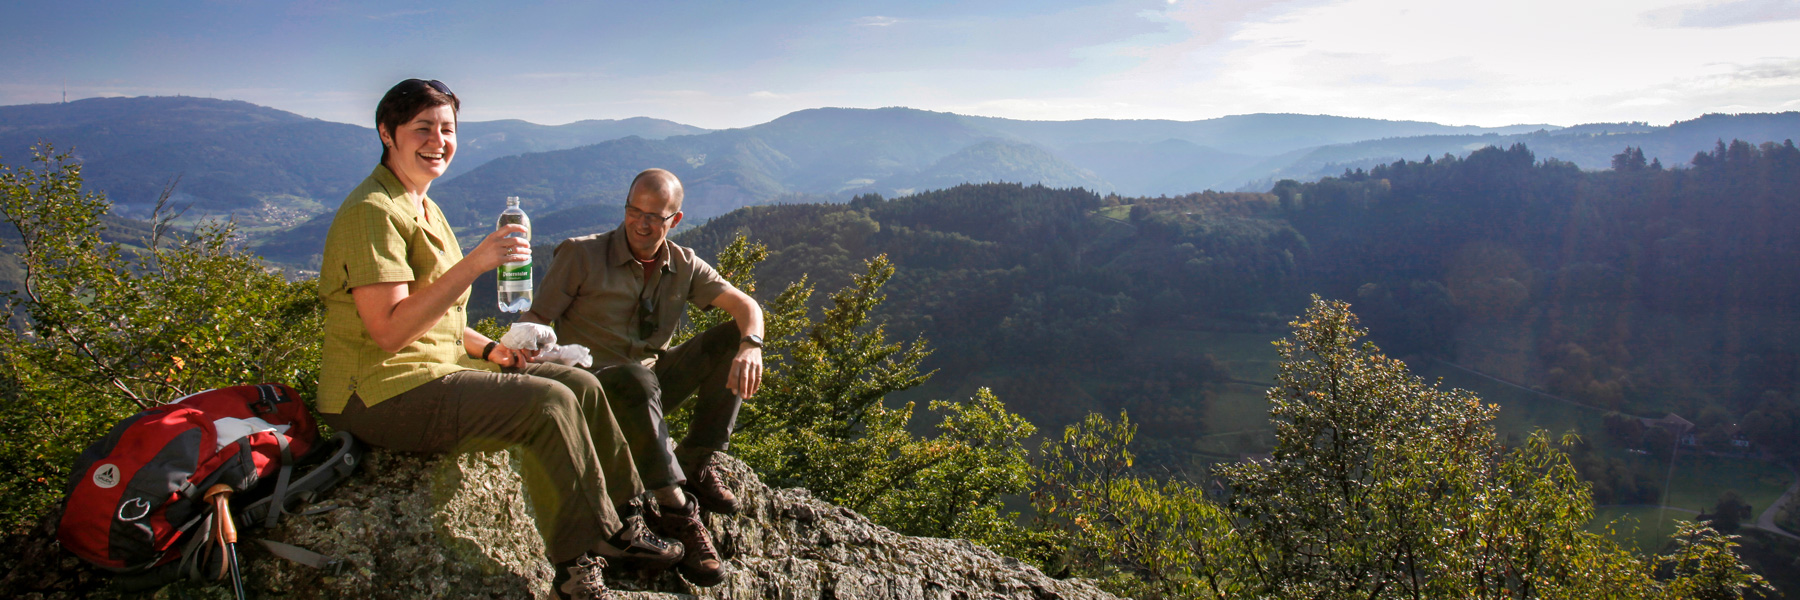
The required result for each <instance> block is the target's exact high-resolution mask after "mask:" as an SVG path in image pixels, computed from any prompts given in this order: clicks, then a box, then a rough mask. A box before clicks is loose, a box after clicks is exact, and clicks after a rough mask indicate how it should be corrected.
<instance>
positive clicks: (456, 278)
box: [318, 79, 682, 599]
mask: <svg viewBox="0 0 1800 600" xmlns="http://www.w3.org/2000/svg"><path fill="white" fill-rule="evenodd" d="M460 108H461V103H460V102H459V101H458V100H457V98H456V95H455V94H453V93H451V92H450V88H449V87H448V86H446V85H444V84H443V83H441V82H438V81H435V80H434V81H424V80H419V79H408V80H406V81H402V82H400V83H399V84H398V85H395V86H394V87H393V88H392V89H390V90H388V92H387V94H386V95H385V96H383V97H382V98H381V103H380V104H379V105H377V106H376V108H375V129H376V132H377V133H378V134H379V135H380V137H381V143H382V153H381V164H379V165H377V166H376V167H375V172H374V173H371V174H369V176H368V178H366V179H364V180H363V181H362V184H360V185H358V186H357V187H356V189H355V190H354V191H351V192H350V196H349V197H348V198H345V199H344V204H343V206H341V207H339V208H338V211H337V216H336V217H335V218H333V219H332V222H331V231H330V233H328V234H327V235H326V237H325V254H324V261H323V264H322V265H321V267H320V273H319V297H320V298H321V299H323V300H324V302H325V307H326V316H325V348H324V351H325V354H324V364H323V365H321V367H322V368H321V369H320V377H319V400H318V408H319V412H320V413H322V414H323V417H324V420H325V422H326V423H329V424H330V425H331V426H332V427H333V428H336V429H338V430H341V431H349V432H351V433H353V434H355V435H356V436H357V437H359V438H362V439H364V440H366V441H368V442H369V443H371V444H374V445H376V446H380V447H385V448H390V449H394V450H401V451H408V452H470V451H490V450H499V449H503V448H509V447H511V448H515V449H516V450H515V453H516V454H515V456H517V457H518V459H519V464H520V465H521V475H523V478H524V482H525V487H526V489H527V490H528V493H529V495H530V499H531V504H532V508H533V509H534V511H535V513H536V516H537V526H538V532H539V533H541V534H542V535H543V538H544V543H545V545H546V546H547V547H546V548H545V554H547V555H548V556H549V559H550V561H551V562H553V563H555V565H556V579H555V581H554V582H553V585H552V589H553V590H554V592H555V593H556V594H557V596H558V597H564V598H567V597H573V598H582V599H595V598H610V597H611V593H610V592H608V591H607V589H606V586H605V583H604V582H603V580H602V579H601V576H600V568H601V567H603V566H605V565H606V561H607V560H614V561H619V560H625V561H630V562H634V563H638V564H637V565H636V566H639V567H643V568H666V567H668V566H669V565H671V564H674V563H675V562H677V561H679V560H680V559H681V555H682V549H681V546H680V544H677V543H672V542H670V541H668V540H665V539H663V538H660V537H657V536H656V535H654V534H651V533H649V531H648V530H647V529H646V528H645V527H644V526H643V518H642V517H641V516H637V515H626V516H625V518H623V519H621V517H620V515H619V513H618V512H617V511H616V510H615V509H614V503H613V500H612V498H624V499H629V498H633V497H635V496H637V495H638V494H639V493H640V492H642V489H641V488H639V484H638V483H637V477H635V474H634V472H633V470H632V461H631V454H630V451H629V449H628V448H627V447H626V445H625V441H624V437H623V436H622V435H621V434H620V432H619V426H618V424H617V422H616V421H614V419H613V415H612V412H611V411H610V410H608V408H607V403H606V397H605V395H604V394H603V392H601V389H600V382H599V381H597V380H595V379H594V376H593V375H592V374H589V373H588V372H587V371H583V370H581V369H577V368H573V367H565V366H561V365H556V364H539V363H530V362H529V361H530V359H531V358H532V356H531V353H529V352H525V351H521V350H514V349H512V348H508V347H506V346H503V345H500V344H499V343H498V342H495V341H493V340H490V339H488V338H487V337H485V336H483V335H481V334H480V333H477V332H476V331H475V330H473V329H470V328H469V327H468V326H467V321H468V318H467V313H466V311H465V309H464V306H465V305H466V304H467V303H468V300H469V285H470V284H471V283H473V282H474V281H475V278H476V276H477V275H480V274H481V273H483V272H485V271H492V270H494V269H495V268H496V267H499V266H500V264H501V263H504V262H512V261H523V260H527V259H529V258H530V255H531V246H530V243H529V241H528V240H526V239H524V238H523V237H507V234H513V233H517V234H523V233H525V230H524V228H523V227H521V226H519V225H508V226H506V227H503V228H500V229H499V230H498V231H495V232H494V233H492V234H489V235H488V236H487V238H486V239H483V240H482V241H481V243H480V244H479V245H477V246H475V248H474V250H473V251H471V252H470V253H469V254H468V255H467V256H464V255H463V253H462V249H461V248H460V247H458V245H457V243H456V235H455V232H454V231H453V230H452V229H451V228H450V224H449V223H448V222H446V221H445V219H444V213H443V212H442V211H440V210H439V209H438V206H437V204H435V203H433V202H432V201H431V199H430V198H428V197H426V195H425V192H426V190H427V189H428V188H430V187H431V182H432V180H434V179H437V178H438V177H439V176H441V175H443V174H444V169H445V168H447V167H449V166H450V160H451V159H452V158H454V157H455V156H456V125H457V121H456V118H457V111H458V110H459V109H460Z"/></svg>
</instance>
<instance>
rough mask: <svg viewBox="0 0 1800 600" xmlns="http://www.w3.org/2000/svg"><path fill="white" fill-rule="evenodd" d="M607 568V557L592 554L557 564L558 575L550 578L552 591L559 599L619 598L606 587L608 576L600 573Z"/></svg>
mask: <svg viewBox="0 0 1800 600" xmlns="http://www.w3.org/2000/svg"><path fill="white" fill-rule="evenodd" d="M605 568H606V559H604V558H600V557H598V556H594V555H592V554H583V555H582V556H581V557H580V558H577V559H575V560H571V561H568V562H565V563H562V564H559V565H556V577H554V578H552V579H551V580H550V593H551V594H554V595H555V597H556V598H558V599H559V600H560V599H563V598H567V599H569V600H618V596H614V595H613V593H612V590H610V589H607V588H606V578H605V577H603V576H601V574H600V571H601V570H603V569H605Z"/></svg>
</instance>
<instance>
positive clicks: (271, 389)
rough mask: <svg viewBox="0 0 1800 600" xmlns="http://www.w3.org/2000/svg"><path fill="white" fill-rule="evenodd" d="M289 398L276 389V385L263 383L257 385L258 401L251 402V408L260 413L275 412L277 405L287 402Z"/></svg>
mask: <svg viewBox="0 0 1800 600" xmlns="http://www.w3.org/2000/svg"><path fill="white" fill-rule="evenodd" d="M286 401H287V398H284V397H282V396H281V393H280V392H277V391H275V386H272V385H269V384H266V383H263V384H258V385H257V386H256V401H255V402H251V403H250V410H251V411H254V412H255V413H256V414H259V415H266V414H269V413H272V412H275V405H276V404H280V403H282V402H286Z"/></svg>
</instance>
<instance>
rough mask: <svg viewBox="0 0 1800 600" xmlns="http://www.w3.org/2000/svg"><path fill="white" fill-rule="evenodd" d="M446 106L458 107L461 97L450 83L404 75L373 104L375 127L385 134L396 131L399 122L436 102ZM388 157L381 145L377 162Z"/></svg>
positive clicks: (451, 108) (455, 108)
mask: <svg viewBox="0 0 1800 600" xmlns="http://www.w3.org/2000/svg"><path fill="white" fill-rule="evenodd" d="M445 105H449V106H450V112H452V113H456V112H459V111H461V110H462V101H460V100H457V99H456V94H455V93H454V92H451V91H450V86H447V85H444V82H442V81H438V80H436V79H432V80H429V81H427V80H424V79H408V80H406V81H402V82H400V83H396V84H394V87H391V88H388V91H387V94H385V95H383V96H382V97H381V103H380V104H376V105H375V130H376V131H377V132H379V131H382V130H386V131H387V132H388V135H396V134H397V133H398V132H399V131H400V126H401V125H405V124H406V123H407V122H408V121H411V120H412V119H413V117H416V116H419V113H421V112H425V110H426V109H429V108H432V107H436V106H445ZM387 158H388V151H387V145H386V144H383V145H382V146H381V162H383V163H386V162H387Z"/></svg>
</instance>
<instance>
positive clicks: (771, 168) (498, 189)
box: [0, 97, 1800, 263]
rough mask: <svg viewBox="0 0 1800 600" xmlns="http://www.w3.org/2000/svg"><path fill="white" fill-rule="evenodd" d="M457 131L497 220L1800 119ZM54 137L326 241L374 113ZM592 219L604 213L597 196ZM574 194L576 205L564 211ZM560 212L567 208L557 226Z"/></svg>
mask: <svg viewBox="0 0 1800 600" xmlns="http://www.w3.org/2000/svg"><path fill="white" fill-rule="evenodd" d="M459 134H460V136H459V137H460V141H461V143H462V144H461V147H460V149H459V151H458V155H457V158H456V160H455V161H454V162H453V163H452V165H453V167H452V170H451V171H450V173H449V174H448V175H447V176H446V177H445V178H442V179H439V180H438V181H437V183H435V184H434V185H433V186H432V189H431V194H432V198H433V199H434V200H436V201H438V203H439V204H441V205H442V206H443V207H444V210H445V212H446V214H447V215H449V216H450V218H451V219H452V221H453V222H454V223H455V224H456V225H458V226H459V227H466V228H467V227H473V228H483V227H486V226H488V224H490V223H491V220H492V215H493V214H495V213H496V212H497V211H498V210H499V207H500V206H501V203H502V202H503V200H504V198H505V197H507V196H520V197H522V198H524V199H525V206H526V207H527V208H526V209H527V211H528V212H530V213H531V214H533V215H548V214H552V213H557V212H559V211H565V210H572V209H576V208H580V207H593V206H618V205H621V204H622V203H623V202H624V192H625V186H626V185H627V184H628V183H629V181H630V179H631V177H632V176H633V175H635V174H636V173H637V172H638V171H640V170H642V169H645V168H649V167H662V168H667V169H670V170H671V171H674V172H675V173H676V174H677V175H678V176H680V177H681V178H682V180H683V182H684V183H685V184H686V186H687V192H688V194H687V202H686V205H685V206H684V208H685V210H686V211H687V212H688V219H689V222H692V223H696V224H698V223H699V222H701V221H704V220H705V219H707V218H710V217H713V216H718V215H722V214H725V213H727V212H729V211H731V210H734V209H736V208H739V207H743V206H750V205H757V204H767V203H771V202H834V201H844V200H848V199H849V198H850V197H852V196H854V195H858V194H868V193H877V194H882V195H884V196H890V197H891V196H899V195H906V194H909V193H914V192H919V191H924V190H929V189H943V188H947V187H951V186H954V185H957V184H960V183H965V182H974V183H980V182H1015V183H1024V184H1044V185H1048V186H1051V187H1067V188H1074V187H1079V188H1083V189H1088V190H1090V191H1094V192H1098V193H1102V194H1107V193H1117V194H1120V195H1125V196H1158V195H1166V196H1177V195H1182V194H1187V193H1192V192H1196V191H1200V190H1207V189H1214V190H1245V191H1266V190H1267V189H1268V188H1269V186H1271V185H1273V184H1274V182H1276V181H1278V180H1280V179H1298V180H1302V181H1310V180H1313V179H1317V178H1319V177H1321V176H1326V175H1335V174H1338V173H1341V172H1343V171H1345V170H1346V169H1356V168H1367V167H1370V166H1373V165H1375V164H1382V163H1388V162H1392V161H1394V160H1398V159H1401V158H1406V159H1412V160H1417V159H1420V158H1423V157H1425V156H1441V155H1443V154H1446V153H1449V154H1455V155H1459V156H1461V155H1466V154H1467V153H1468V152H1470V151H1472V150H1475V149H1478V148H1481V147H1484V146H1489V145H1495V146H1509V145H1512V144H1515V143H1526V144H1528V145H1529V146H1530V147H1531V148H1532V149H1533V150H1534V151H1535V152H1536V153H1537V156H1538V157H1539V158H1540V159H1557V160H1563V161H1567V162H1572V163H1574V164H1577V165H1579V166H1581V167H1582V168H1585V169H1604V168H1608V167H1609V166H1610V159H1611V156H1612V155H1614V154H1617V153H1618V152H1619V151H1620V150H1622V149H1624V148H1625V147H1626V146H1634V147H1641V148H1643V150H1644V152H1645V154H1646V155H1647V156H1648V157H1650V158H1659V159H1661V162H1662V163H1664V164H1665V165H1668V166H1679V165H1683V164H1686V163H1687V161H1688V160H1689V159H1690V158H1691V157H1692V156H1693V154H1694V153H1695V152H1699V151H1702V150H1710V149H1712V148H1713V146H1714V145H1715V144H1716V143H1717V142H1718V141H1721V140H1730V139H1743V140H1745V141H1748V142H1751V143H1761V142H1766V141H1774V142H1779V141H1781V140H1783V139H1788V138H1794V137H1800V113H1793V112H1789V113H1779V114H1747V115H1706V116H1703V117H1699V118H1696V119H1693V120H1690V121H1682V122H1678V123H1675V124H1673V125H1670V126H1667V127H1659V126H1651V125H1647V124H1643V123H1596V124H1586V125H1578V126H1574V127H1568V128H1558V127H1555V126H1548V125H1513V126H1506V127H1489V128H1483V127H1468V126H1449V125H1440V124H1435V123H1427V122H1419V121H1387V120H1380V119H1364V118H1348V117H1333V116H1326V115H1298V114H1252V115H1236V116H1228V117H1220V118H1215V119H1205V120H1200V121H1169V120H1105V119H1088V120H1081V121H1021V120H1011V119H1002V118H996V117H973V116H965V115H958V114H953V113H945V112H933V111H925V110H916V109H909V108H899V107H889V108H877V109H854V108H816V109H808V110H802V111H797V112H794V113H790V114H787V115H784V116H782V117H780V118H777V119H775V120H772V121H769V122H767V123H762V124H759V125H754V126H750V127H744V128H738V129H726V130H718V131H709V130H705V129H700V128H697V127H691V126H687V125H682V124H679V123H673V122H670V121H662V120H657V119H648V118H633V119H624V120H618V121H580V122H575V123H569V124H566V125H559V126H544V125H537V124H532V123H527V122H523V121H515V120H503V121H486V122H474V121H472V122H466V123H463V124H462V128H461V131H460V132H459ZM40 140H49V141H52V142H53V143H55V144H56V145H57V147H58V148H61V149H65V150H67V149H71V148H72V149H73V150H74V151H75V152H76V153H77V156H78V158H80V159H81V160H82V161H84V163H85V164H86V169H85V175H86V177H87V184H88V189H90V190H96V191H104V192H105V193H106V194H107V195H108V196H109V198H111V199H112V200H113V201H114V202H115V204H117V205H118V206H119V207H120V210H119V211H118V212H119V213H120V214H122V215H124V216H129V217H137V218H142V217H143V216H144V213H145V212H147V210H148V207H149V206H150V203H151V202H153V201H154V199H155V198H156V195H157V193H158V192H160V191H162V190H163V189H164V187H165V186H167V185H168V184H169V183H170V182H171V181H172V180H173V179H174V178H175V177H177V176H180V178H181V179H180V184H179V186H178V187H177V188H176V193H177V197H176V203H177V204H178V205H191V206H192V207H193V208H194V210H193V211H191V212H190V216H194V215H214V216H218V215H229V216H231V217H232V218H235V219H237V220H238V222H239V223H240V224H241V225H243V226H244V228H243V231H245V233H246V234H247V236H248V237H249V239H250V240H251V242H252V243H253V244H255V245H257V247H258V249H259V251H262V252H265V255H266V256H268V257H269V258H271V259H272V260H276V261H280V262H299V263H304V262H306V261H307V260H308V259H309V257H311V256H312V255H314V254H316V253H317V248H318V246H319V244H320V243H321V242H322V236H323V232H324V230H325V229H326V228H327V227H328V226H329V215H330V213H331V212H332V211H334V210H335V209H336V207H337V205H338V203H339V202H340V201H341V199H342V197H343V194H345V193H346V192H347V191H348V190H349V188H350V187H351V186H354V185H355V184H356V182H358V181H360V180H361V179H362V177H363V176H365V175H367V173H368V170H369V169H370V168H371V167H372V166H373V164H374V162H375V159H376V157H377V156H378V146H377V145H376V144H374V143H372V142H373V140H374V132H373V131H371V130H370V128H367V127H359V126H356V125H348V124H343V123H332V122H327V121H321V120H318V119H311V118H307V117H303V116H300V115H295V114H293V113H289V112H286V111H280V110H276V109H272V108H266V107H260V106H256V105H253V104H249V103H246V102H238V101H225V100H213V99H206V98H188V97H173V98H170V97H162V98H154V97H147V98H96V99H89V100H80V101H76V102H70V103H67V104H38V105H22V106H6V107H0V159H4V160H5V161H6V162H8V163H11V164H20V163H24V162H26V161H27V159H28V158H29V148H30V147H31V146H32V144H35V143H37V142H38V141H40ZM578 212H580V214H582V215H584V216H583V218H582V219H581V221H582V222H583V223H588V222H590V221H592V222H594V223H598V222H599V220H604V219H599V220H596V219H598V217H597V216H596V215H593V214H590V213H592V210H591V209H590V210H586V211H578ZM570 214H574V213H570ZM562 229H564V228H557V231H559V232H560V231H561V230H562Z"/></svg>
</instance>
